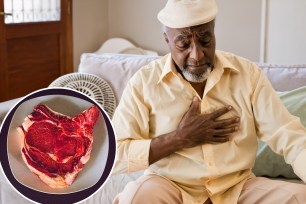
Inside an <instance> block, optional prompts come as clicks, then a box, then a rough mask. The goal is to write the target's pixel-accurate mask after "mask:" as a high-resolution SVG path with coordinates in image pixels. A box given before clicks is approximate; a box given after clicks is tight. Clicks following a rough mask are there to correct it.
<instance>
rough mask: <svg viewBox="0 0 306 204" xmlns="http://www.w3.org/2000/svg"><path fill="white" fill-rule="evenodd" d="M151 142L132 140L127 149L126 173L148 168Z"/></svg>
mask: <svg viewBox="0 0 306 204" xmlns="http://www.w3.org/2000/svg"><path fill="white" fill-rule="evenodd" d="M150 144H151V140H132V141H131V143H130V147H129V156H128V172H129V173H130V172H134V171H139V170H143V169H146V168H148V166H149V152H150Z"/></svg>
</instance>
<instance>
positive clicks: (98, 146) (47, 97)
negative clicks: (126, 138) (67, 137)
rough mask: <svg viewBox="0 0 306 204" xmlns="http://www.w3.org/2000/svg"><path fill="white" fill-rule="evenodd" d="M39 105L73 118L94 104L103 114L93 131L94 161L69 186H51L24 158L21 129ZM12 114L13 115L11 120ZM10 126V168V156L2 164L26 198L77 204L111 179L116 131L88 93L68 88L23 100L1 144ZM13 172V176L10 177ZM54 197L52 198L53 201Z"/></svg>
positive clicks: (14, 113)
mask: <svg viewBox="0 0 306 204" xmlns="http://www.w3.org/2000/svg"><path fill="white" fill-rule="evenodd" d="M41 92H42V93H43V94H41ZM55 93H56V94H55ZM63 93H64V94H63ZM39 103H42V104H45V105H47V106H48V107H49V108H51V109H52V110H53V111H55V112H58V113H62V114H64V115H68V116H71V117H74V116H76V115H77V114H79V113H81V112H83V111H84V110H86V109H88V108H89V107H91V106H92V105H97V106H98V107H99V109H100V115H99V118H98V120H97V122H96V124H95V126H94V130H93V148H92V151H91V156H90V159H89V161H88V162H87V163H86V164H85V165H84V167H83V169H82V170H81V171H80V172H79V174H78V176H77V178H76V179H75V181H74V182H73V183H72V184H71V185H70V186H68V187H64V188H51V187H49V186H48V185H47V184H45V183H44V182H42V181H41V180H40V179H39V178H38V177H37V176H36V175H35V174H34V173H32V172H31V171H30V170H29V168H28V167H27V165H26V164H25V162H24V161H23V159H22V156H21V145H20V143H21V140H20V138H19V135H18V133H17V127H18V126H20V125H21V124H22V123H23V120H24V118H25V117H26V116H28V115H29V114H31V112H32V111H33V109H34V107H35V106H36V105H37V104H39ZM10 114H13V115H12V119H11V120H10V121H9V117H10ZM8 122H10V123H8ZM8 124H9V126H8V132H7V160H8V164H9V165H8V166H7V165H6V161H5V160H6V157H5V156H3V155H2V156H1V164H2V167H5V168H3V170H4V173H5V175H6V177H7V179H8V181H9V182H10V183H11V185H12V186H13V187H14V188H15V190H17V191H18V192H19V193H21V195H23V196H25V197H26V198H30V199H31V200H34V201H37V202H42V200H43V201H44V202H46V203H48V202H50V203H54V202H55V203H70V202H72V201H73V202H76V201H79V200H82V199H85V198H87V197H88V196H90V195H92V194H93V193H94V192H95V191H97V190H98V189H99V188H100V187H102V185H103V184H104V182H105V181H106V179H107V178H108V176H109V174H110V172H111V169H112V165H113V162H114V158H115V149H116V145H115V136H114V132H113V129H112V126H111V124H110V120H109V117H108V116H107V114H105V112H104V110H103V108H102V107H101V106H100V105H99V104H98V103H97V102H96V101H94V100H92V99H90V98H89V97H88V96H86V95H85V94H82V93H80V92H78V91H75V90H71V89H65V88H51V89H44V90H41V91H38V92H35V93H34V94H32V95H31V94H30V95H28V96H27V97H25V98H24V99H23V100H21V101H20V102H19V103H18V104H17V105H16V106H15V107H14V108H13V109H12V110H11V112H10V113H9V115H7V117H6V118H5V120H4V124H3V127H2V129H1V134H0V135H1V142H3V140H2V139H3V136H4V134H5V126H6V125H8ZM2 144H3V143H2ZM110 145H111V147H110ZM2 146H3V145H1V147H2ZM109 157H110V158H109ZM7 167H9V168H7ZM9 170H10V171H9ZM11 173H12V175H13V177H11V176H10V174H11ZM19 184H21V185H19ZM29 189H30V191H29ZM77 195H81V196H77ZM50 196H51V197H50ZM50 198H52V199H51V200H50ZM57 199H58V201H57ZM45 200H47V201H45ZM51 201H52V202H51Z"/></svg>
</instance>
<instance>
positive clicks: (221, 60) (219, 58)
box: [215, 50, 240, 73]
mask: <svg viewBox="0 0 306 204" xmlns="http://www.w3.org/2000/svg"><path fill="white" fill-rule="evenodd" d="M215 67H217V68H221V69H230V70H232V71H234V72H237V73H239V72H240V70H239V69H238V68H237V67H235V66H234V65H233V63H231V62H230V61H229V60H228V58H226V57H224V55H222V53H221V52H220V51H218V50H216V53H215Z"/></svg>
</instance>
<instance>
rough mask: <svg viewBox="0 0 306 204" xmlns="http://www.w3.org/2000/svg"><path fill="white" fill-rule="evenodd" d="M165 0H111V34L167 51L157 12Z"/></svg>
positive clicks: (144, 45) (162, 51)
mask: <svg viewBox="0 0 306 204" xmlns="http://www.w3.org/2000/svg"><path fill="white" fill-rule="evenodd" d="M165 2H166V1H165V0H142V1H141V0H128V1H127V0H109V36H110V37H123V38H126V39H128V40H130V41H131V42H132V43H134V44H136V45H137V46H141V47H142V48H145V49H151V50H155V51H157V52H159V53H161V54H164V53H166V52H167V45H166V43H165V42H164V40H163V35H162V26H161V24H160V23H159V21H158V20H157V17H156V16H157V13H158V11H159V10H160V9H161V8H162V7H163V5H164V3H165Z"/></svg>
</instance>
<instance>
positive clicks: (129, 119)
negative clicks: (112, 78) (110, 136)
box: [113, 77, 151, 174]
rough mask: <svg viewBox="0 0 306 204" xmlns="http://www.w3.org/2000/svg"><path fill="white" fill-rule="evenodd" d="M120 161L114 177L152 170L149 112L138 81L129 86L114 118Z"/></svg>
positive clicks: (117, 161) (117, 159) (118, 158)
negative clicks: (149, 168) (148, 168)
mask: <svg viewBox="0 0 306 204" xmlns="http://www.w3.org/2000/svg"><path fill="white" fill-rule="evenodd" d="M113 126H114V129H115V133H116V137H117V157H116V162H115V167H114V169H113V174H118V173H126V172H128V173H131V172H134V171H139V170H143V169H146V168H147V167H148V166H149V151H150V143H151V139H150V138H149V108H148V106H147V104H145V102H144V98H143V94H142V85H141V83H140V81H138V82H137V83H136V80H135V77H133V78H132V80H131V81H130V82H129V83H128V84H127V87H126V89H125V90H124V92H123V95H122V97H121V101H120V103H119V105H118V107H117V108H116V111H115V114H114V117H113Z"/></svg>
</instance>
